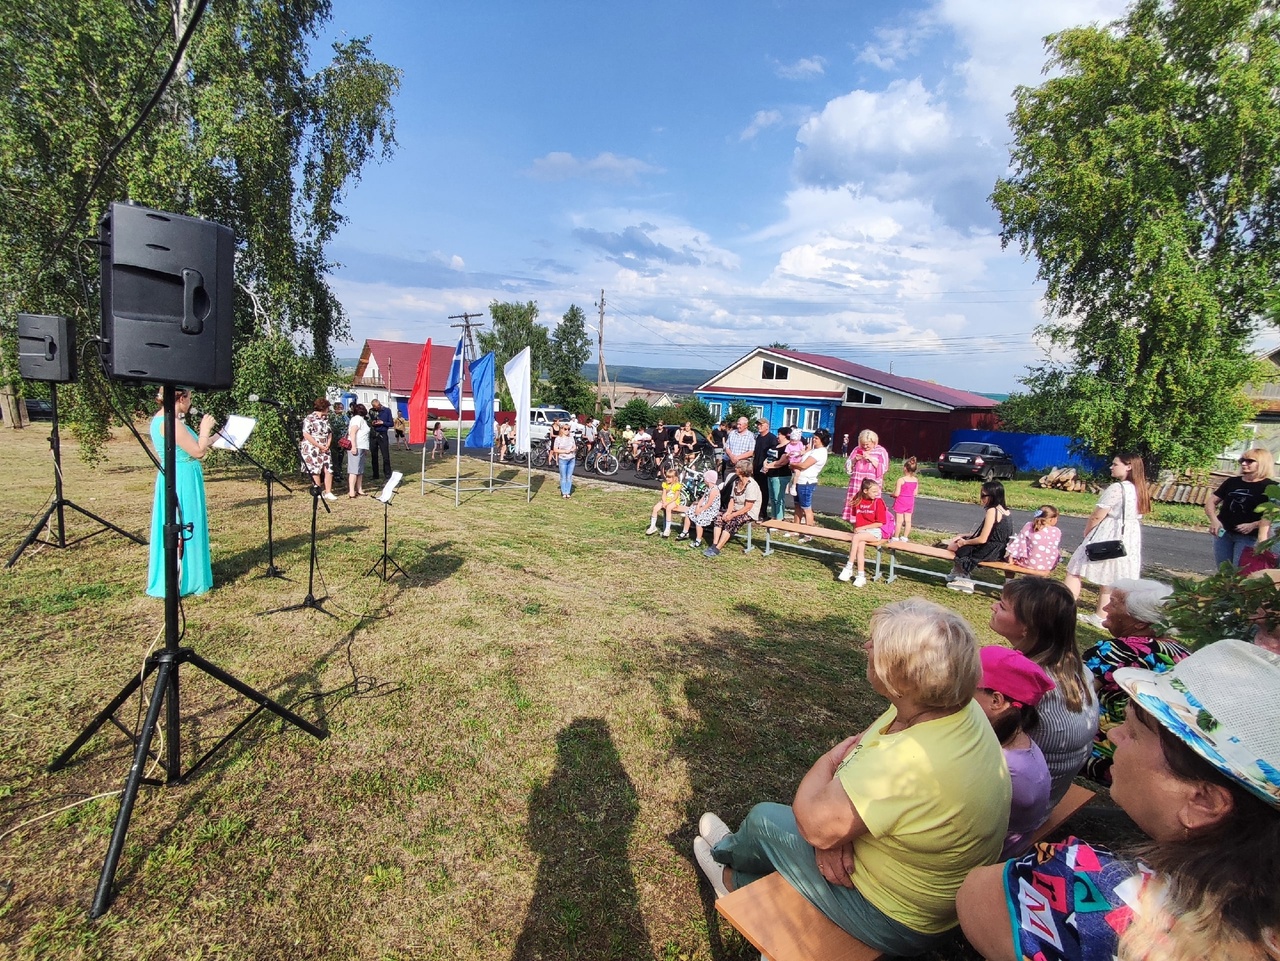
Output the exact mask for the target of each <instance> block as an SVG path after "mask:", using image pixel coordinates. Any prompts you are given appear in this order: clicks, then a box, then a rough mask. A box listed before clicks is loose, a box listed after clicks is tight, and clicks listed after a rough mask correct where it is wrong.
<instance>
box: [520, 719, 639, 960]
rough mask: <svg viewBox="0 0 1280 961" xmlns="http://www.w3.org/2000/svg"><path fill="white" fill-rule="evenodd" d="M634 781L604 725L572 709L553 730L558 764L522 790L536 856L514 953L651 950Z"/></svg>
mask: <svg viewBox="0 0 1280 961" xmlns="http://www.w3.org/2000/svg"><path fill="white" fill-rule="evenodd" d="M638 813H639V802H638V800H637V798H636V790H635V786H634V785H633V784H632V783H631V779H630V778H629V777H627V772H626V770H625V769H624V768H623V766H622V762H621V760H620V759H619V757H618V751H617V748H615V747H614V744H613V738H612V737H611V736H610V734H609V728H608V725H607V724H606V723H605V722H604V720H603V719H601V718H598V717H590V718H578V719H577V720H575V721H574V722H573V723H571V724H569V725H568V726H567V727H565V728H562V729H561V731H560V733H559V734H557V735H556V767H555V770H554V771H553V772H552V774H551V777H550V779H549V780H548V781H547V782H546V784H544V785H542V786H541V787H538V788H536V789H535V790H534V791H533V792H532V794H530V796H529V828H528V831H529V847H530V848H531V849H532V850H533V851H536V852H537V853H538V854H539V855H540V857H541V861H540V863H539V865H538V877H537V881H536V883H535V886H534V892H533V900H532V901H530V902H529V910H528V915H527V917H526V919H525V924H524V929H523V930H522V931H521V932H520V938H519V940H518V941H517V942H516V947H515V952H514V954H513V955H512V958H513V959H515V961H531V959H535V958H651V957H652V956H653V952H652V949H651V947H650V944H649V934H648V930H647V929H646V927H645V923H644V918H643V917H642V916H641V914H640V906H639V899H638V898H637V895H636V884H635V878H634V876H633V875H632V871H631V863H630V859H629V857H628V849H629V844H630V839H631V830H632V825H633V824H634V822H635V819H636V816H637V814H638Z"/></svg>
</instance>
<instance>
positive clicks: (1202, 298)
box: [992, 0, 1280, 466]
mask: <svg viewBox="0 0 1280 961" xmlns="http://www.w3.org/2000/svg"><path fill="white" fill-rule="evenodd" d="M1047 49H1048V52H1049V62H1048V65H1047V68H1046V69H1047V70H1049V71H1052V72H1053V73H1054V74H1055V76H1053V77H1052V79H1049V80H1047V81H1045V82H1044V83H1043V84H1041V85H1040V86H1038V87H1020V88H1018V90H1017V91H1016V93H1015V103H1016V106H1015V109H1014V111H1013V113H1012V114H1011V115H1010V122H1011V127H1012V131H1013V138H1014V139H1013V148H1012V171H1011V173H1010V175H1009V176H1008V177H1006V178H1004V179H1002V180H1000V181H998V182H997V184H996V188H995V192H994V193H993V194H992V202H993V203H994V204H995V206H996V208H997V210H998V211H999V213H1000V218H1001V222H1002V225H1003V233H1002V239H1003V241H1004V243H1005V244H1006V245H1007V244H1017V245H1018V246H1020V247H1021V249H1022V252H1023V254H1024V255H1031V256H1034V257H1035V258H1036V260H1037V262H1038V264H1039V276H1040V278H1041V279H1042V280H1044V281H1045V283H1046V300H1047V312H1048V315H1049V316H1048V320H1047V322H1046V323H1045V324H1044V325H1043V327H1042V328H1041V332H1042V334H1043V335H1045V337H1046V338H1047V341H1048V344H1049V346H1050V347H1051V348H1052V349H1053V352H1054V353H1056V354H1058V355H1065V357H1066V359H1065V360H1063V361H1061V362H1047V363H1044V364H1041V365H1039V366H1037V367H1033V368H1032V369H1031V372H1030V375H1029V376H1028V377H1027V378H1025V379H1024V381H1023V383H1024V384H1025V385H1026V386H1027V387H1028V388H1029V390H1030V392H1031V394H1032V395H1033V397H1035V396H1041V399H1042V402H1039V409H1040V410H1054V411H1061V414H1062V422H1061V426H1060V431H1061V432H1064V433H1070V434H1073V435H1074V436H1076V437H1078V438H1080V439H1081V440H1082V441H1083V443H1084V445H1085V446H1087V447H1089V448H1091V449H1092V450H1094V451H1096V452H1098V453H1101V454H1110V453H1112V452H1115V451H1119V450H1134V451H1137V452H1139V453H1142V454H1143V455H1145V456H1146V457H1148V458H1150V459H1151V460H1153V461H1155V462H1156V463H1166V464H1171V465H1177V466H1192V465H1198V464H1203V463H1205V462H1207V461H1208V460H1210V459H1211V458H1212V457H1214V456H1215V455H1216V454H1218V453H1219V452H1220V451H1221V450H1222V449H1223V447H1225V446H1226V445H1228V444H1229V443H1231V442H1232V441H1233V440H1234V439H1236V437H1237V436H1238V434H1239V432H1240V429H1241V425H1242V424H1243V422H1244V421H1245V420H1246V419H1247V418H1248V417H1250V416H1251V415H1252V413H1253V407H1252V406H1251V404H1250V403H1249V401H1248V400H1247V399H1246V397H1245V396H1244V393H1243V391H1242V388H1243V387H1244V385H1245V384H1247V383H1248V382H1250V381H1251V380H1254V379H1257V378H1259V377H1260V375H1261V371H1262V367H1261V365H1260V364H1259V363H1258V362H1257V361H1256V360H1255V359H1254V358H1253V356H1252V355H1251V352H1250V340H1251V338H1252V336H1253V334H1254V333H1255V332H1256V331H1257V330H1258V328H1259V326H1260V325H1261V324H1263V323H1264V322H1266V321H1267V320H1269V319H1272V318H1275V317H1276V316H1277V314H1276V307H1277V296H1278V294H1280V285H1278V284H1277V281H1278V280H1280V276H1278V274H1280V258H1278V254H1280V181H1278V179H1277V178H1278V177H1280V99H1278V97H1280V19H1278V16H1277V12H1276V8H1275V6H1274V4H1272V3H1270V2H1263V0H1138V2H1136V3H1135V4H1134V5H1133V6H1132V7H1131V8H1130V10H1129V13H1128V14H1127V16H1126V17H1125V18H1124V19H1123V20H1121V21H1119V22H1118V23H1116V24H1113V25H1111V26H1110V27H1103V28H1099V27H1085V28H1079V29H1073V30H1067V31H1064V32H1062V33H1059V34H1056V35H1054V36H1051V37H1049V38H1048V40H1047ZM1051 356H1052V354H1051ZM1043 395H1052V397H1051V399H1049V400H1047V401H1044V400H1043ZM1023 407H1024V408H1025V407H1026V405H1025V404H1024V405H1023Z"/></svg>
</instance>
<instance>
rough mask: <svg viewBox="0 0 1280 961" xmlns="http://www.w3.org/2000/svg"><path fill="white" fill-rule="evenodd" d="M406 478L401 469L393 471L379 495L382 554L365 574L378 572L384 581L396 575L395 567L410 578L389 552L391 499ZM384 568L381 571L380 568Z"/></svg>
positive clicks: (405, 577)
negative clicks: (392, 570) (380, 503)
mask: <svg viewBox="0 0 1280 961" xmlns="http://www.w3.org/2000/svg"><path fill="white" fill-rule="evenodd" d="M403 478H404V474H402V473H401V472H400V471H392V472H391V477H390V478H388V480H387V486H386V487H384V488H382V493H380V494H379V495H378V498H377V499H378V500H379V501H381V502H382V556H381V557H379V558H378V559H377V560H376V561H374V562H373V566H372V567H371V568H369V569H368V570H367V571H365V572H364V576H365V577H368V576H369V575H370V574H377V575H378V576H379V577H380V578H382V581H383V583H386V582H387V581H389V580H391V578H393V577H395V575H394V574H392V573H391V568H393V567H394V568H395V569H396V570H397V571H399V572H400V574H401V575H402V576H403V577H404V579H405V580H409V575H408V574H406V573H405V570H404V568H403V567H401V566H400V565H399V564H397V563H396V562H395V560H394V559H393V558H392V557H391V555H390V554H389V553H388V552H387V518H388V516H389V515H390V512H391V501H392V500H393V499H394V498H395V496H396V488H397V487H399V486H400V481H401V480H402V479H403ZM379 567H381V568H382V570H381V571H379V570H378V568H379Z"/></svg>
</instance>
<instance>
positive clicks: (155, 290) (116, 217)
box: [99, 203, 235, 389]
mask: <svg viewBox="0 0 1280 961" xmlns="http://www.w3.org/2000/svg"><path fill="white" fill-rule="evenodd" d="M99 239H100V240H101V257H102V347H101V350H102V358H103V362H104V363H105V364H106V368H107V372H108V374H110V375H111V377H113V378H115V379H117V380H131V381H144V382H146V383H153V384H180V385H184V386H188V387H202V388H208V389H221V388H226V387H230V386H231V335H232V332H233V328H234V321H233V319H232V314H231V298H232V290H233V285H234V278H233V270H232V268H233V266H234V258H235V235H234V234H233V233H232V231H231V228H229V227H224V226H222V225H221V224H215V223H212V222H210V221H208V220H199V219H197V218H195V217H184V216H182V215H181V214H170V213H165V212H163V211H160V210H150V209H148V208H146V207H136V206H133V205H132V204H122V203H113V204H112V205H111V208H110V209H109V210H108V211H107V213H106V215H105V216H104V217H103V218H102V223H101V228H100V231H99Z"/></svg>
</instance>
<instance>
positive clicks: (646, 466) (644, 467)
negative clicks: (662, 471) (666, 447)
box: [636, 444, 658, 480]
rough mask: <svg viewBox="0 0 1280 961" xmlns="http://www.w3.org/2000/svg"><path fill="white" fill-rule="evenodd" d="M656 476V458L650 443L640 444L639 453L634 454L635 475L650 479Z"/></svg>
mask: <svg viewBox="0 0 1280 961" xmlns="http://www.w3.org/2000/svg"><path fill="white" fill-rule="evenodd" d="M657 476H658V458H657V457H656V456H655V454H654V450H653V445H652V444H642V445H641V446H640V453H639V454H637V455H636V477H639V478H641V479H642V480H652V479H653V478H655V477H657Z"/></svg>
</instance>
